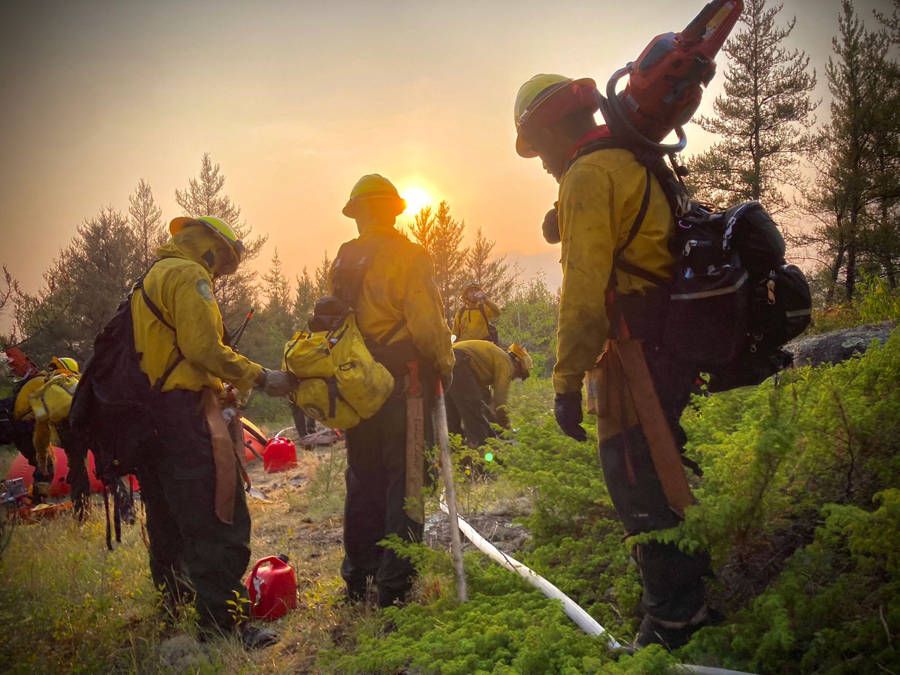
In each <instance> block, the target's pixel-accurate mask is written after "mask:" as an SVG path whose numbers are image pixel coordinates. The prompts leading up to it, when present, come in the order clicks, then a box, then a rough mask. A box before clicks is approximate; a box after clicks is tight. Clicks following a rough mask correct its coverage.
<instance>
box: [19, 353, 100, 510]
mask: <svg viewBox="0 0 900 675" xmlns="http://www.w3.org/2000/svg"><path fill="white" fill-rule="evenodd" d="M78 373H79V367H78V362H77V361H76V360H75V359H73V358H71V357H69V356H63V357H61V358H60V357H56V356H54V357H53V358H52V359H51V360H50V365H49V366H48V367H47V369H46V370H45V371H44V372H43V373H42V374H41V375H39V376H37V377H35V378H34V380H37V381H40V385H39V386H36V387H31V388H28V389H27V392H28V393H27V398H28V405H29V407H30V409H31V416H32V419H33V420H34V433H33V436H32V442H33V447H34V451H35V460H36V463H37V467H38V469H39V470H40V471H41V472H43V473H44V474H47V475H49V474H50V473H52V472H53V469H52V463H53V458H52V456H51V449H50V443H51V442H54V443H56V444H57V445H59V447H61V448H62V449H63V450H64V451H65V453H66V460H67V463H68V467H69V468H68V474H67V476H66V481H67V482H68V483H69V488H70V491H71V492H70V497H71V499H72V504H73V506H74V509H75V514H76V516H78V517H79V518H81V517H82V516H83V515H84V509H85V507H86V506H87V504H88V499H89V497H90V483H89V481H88V473H87V464H86V461H87V450H88V448H87V445H86V444H85V441H84V439H83V438H82V437H81V434H78V433H76V432H75V430H74V429H72V428H71V427H70V426H69V419H68V418H69V408H70V407H71V405H72V396H73V395H74V393H75V387H76V386H77V385H78ZM29 384H31V382H29ZM21 396H22V393H20V397H21ZM38 469H36V470H35V475H37V473H38Z"/></svg>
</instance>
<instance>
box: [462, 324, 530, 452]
mask: <svg viewBox="0 0 900 675" xmlns="http://www.w3.org/2000/svg"><path fill="white" fill-rule="evenodd" d="M453 353H454V354H455V356H456V365H455V366H454V367H453V382H452V383H451V385H450V389H449V390H448V391H447V399H446V401H447V428H448V429H449V430H450V431H451V432H452V433H456V434H462V435H463V436H464V437H465V439H466V442H467V443H468V444H469V445H470V446H471V447H473V448H476V447H478V446H480V445H481V444H483V443H484V441H485V439H486V438H488V437H490V436H493V435H494V433H493V430H492V429H491V424H492V423H496V424H499V425H500V426H501V427H504V428H508V427H509V415H508V414H507V411H506V401H507V399H508V398H509V385H510V383H511V382H512V381H513V380H514V379H520V380H524V379H525V378H527V377H528V375H529V373H530V372H531V368H532V359H531V355H530V354H529V353H528V351H527V350H526V349H525V348H524V347H522V346H521V345H518V344H515V343H514V344H511V345H510V346H509V347H508V348H507V349H506V350H503V349H501V348H500V347H498V346H497V345H495V344H494V343H493V342H488V341H487V340H463V341H462V342H460V341H456V342H454V343H453Z"/></svg>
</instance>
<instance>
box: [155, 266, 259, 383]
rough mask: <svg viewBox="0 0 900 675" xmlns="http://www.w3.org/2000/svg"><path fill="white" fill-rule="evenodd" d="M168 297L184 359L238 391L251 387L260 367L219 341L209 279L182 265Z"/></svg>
mask: <svg viewBox="0 0 900 675" xmlns="http://www.w3.org/2000/svg"><path fill="white" fill-rule="evenodd" d="M172 299H173V302H172V304H171V305H170V306H169V310H170V312H171V314H172V316H173V318H174V325H175V334H176V337H177V341H178V348H179V349H180V350H181V353H182V354H183V355H184V358H185V359H186V360H187V361H190V362H191V363H192V364H193V365H195V366H197V367H198V368H201V369H203V370H205V371H207V372H208V373H210V374H211V375H213V376H215V377H218V378H219V379H221V380H224V381H225V382H230V383H231V384H233V385H235V386H236V387H237V388H238V389H240V390H242V391H247V390H249V389H251V388H252V387H253V383H254V381H255V380H256V378H257V377H259V374H260V373H261V372H262V366H260V365H259V364H257V363H254V362H253V361H251V360H250V359H248V358H247V357H245V356H243V355H241V354H238V353H237V352H235V351H234V350H233V349H231V348H230V347H227V346H225V344H224V343H223V342H222V336H223V333H224V330H223V327H222V314H221V313H220V311H219V305H218V303H216V299H215V297H214V296H213V295H212V289H211V287H210V283H209V279H208V278H207V277H206V276H205V275H204V274H203V273H202V272H200V271H199V270H198V271H196V272H195V271H194V270H193V269H191V268H186V270H185V271H184V272H182V273H181V274H179V275H177V279H176V280H175V285H174V289H173V296H172Z"/></svg>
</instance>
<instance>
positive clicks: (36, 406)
mask: <svg viewBox="0 0 900 675" xmlns="http://www.w3.org/2000/svg"><path fill="white" fill-rule="evenodd" d="M77 386H78V376H77V375H75V374H72V373H60V374H59V375H53V376H51V377H49V378H47V380H46V381H45V382H44V386H42V387H41V388H39V389H37V390H36V391H34V392H33V393H32V394H31V395H30V396H29V397H28V403H29V404H30V405H31V410H32V412H33V413H34V419H35V421H36V422H50V423H51V424H57V423H58V422H62V421H63V420H64V419H66V418H67V417H68V416H69V408H71V407H72V396H74V395H75V388H76V387H77Z"/></svg>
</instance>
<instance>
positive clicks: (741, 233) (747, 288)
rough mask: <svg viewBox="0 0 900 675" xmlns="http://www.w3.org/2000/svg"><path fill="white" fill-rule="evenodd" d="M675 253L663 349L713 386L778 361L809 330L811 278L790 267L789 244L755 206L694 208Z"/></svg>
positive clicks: (681, 225)
mask: <svg viewBox="0 0 900 675" xmlns="http://www.w3.org/2000/svg"><path fill="white" fill-rule="evenodd" d="M670 245H671V248H672V252H673V254H674V256H675V269H674V273H673V279H672V282H671V286H670V303H669V310H668V312H667V315H666V328H665V333H664V343H665V344H666V346H668V347H669V348H671V349H673V350H675V352H676V353H677V354H678V355H679V357H681V358H684V359H685V360H688V361H690V362H692V363H696V364H697V365H698V366H699V367H700V368H701V369H702V370H705V371H707V372H709V373H710V374H711V375H712V376H713V377H714V378H715V376H716V373H717V371H719V370H725V371H729V370H734V369H735V368H738V369H739V368H740V364H747V365H749V364H750V362H761V361H760V359H759V357H758V356H757V355H759V356H762V355H774V354H776V353H777V352H779V347H781V345H783V344H784V343H785V342H787V341H788V340H791V339H792V338H794V337H796V336H797V335H799V334H800V333H802V332H803V331H804V330H805V329H806V327H807V326H808V325H809V321H810V309H811V304H812V302H811V297H810V293H809V286H808V284H807V282H806V278H805V277H804V275H803V273H802V272H801V271H800V269H799V268H797V267H795V266H794V265H788V264H787V263H786V262H785V259H784V253H785V245H784V239H783V238H782V236H781V233H780V232H779V231H778V227H777V226H776V225H775V223H774V222H773V221H772V218H771V217H770V216H769V214H768V213H767V212H766V211H765V209H763V207H762V206H761V205H760V204H759V203H758V202H745V203H743V204H739V205H737V206H734V207H732V208H730V209H728V210H727V211H724V212H722V213H714V212H710V211H708V210H707V209H705V208H703V207H700V206H696V205H695V206H694V207H693V208H692V209H691V211H690V212H689V213H688V214H686V215H685V216H682V217H681V218H678V219H676V228H675V234H674V236H673V237H672V239H671V240H670ZM773 365H775V364H774V363H773ZM772 372H774V371H772ZM772 372H769V373H767V374H765V375H764V376H763V377H762V379H764V378H765V377H768V375H771V374H772ZM749 379H751V380H753V379H757V381H761V379H760V378H759V377H758V374H757V375H755V376H754V377H752V378H749ZM720 381H721V380H720ZM750 383H752V382H747V384H750ZM735 386H739V385H737V384H735ZM729 388H730V387H729Z"/></svg>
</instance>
